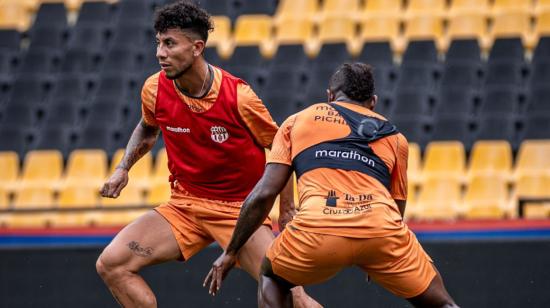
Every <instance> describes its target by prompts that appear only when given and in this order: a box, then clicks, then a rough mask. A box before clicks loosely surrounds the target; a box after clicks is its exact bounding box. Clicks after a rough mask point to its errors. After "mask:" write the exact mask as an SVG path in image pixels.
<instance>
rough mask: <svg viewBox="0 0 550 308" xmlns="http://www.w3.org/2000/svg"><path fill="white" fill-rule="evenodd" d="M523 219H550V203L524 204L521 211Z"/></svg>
mask: <svg viewBox="0 0 550 308" xmlns="http://www.w3.org/2000/svg"><path fill="white" fill-rule="evenodd" d="M523 217H525V218H527V219H548V218H550V203H543V204H526V205H525V208H524V209H523Z"/></svg>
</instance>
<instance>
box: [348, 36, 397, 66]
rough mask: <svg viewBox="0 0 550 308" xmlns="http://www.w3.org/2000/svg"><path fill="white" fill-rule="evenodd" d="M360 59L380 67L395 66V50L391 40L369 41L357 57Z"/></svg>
mask: <svg viewBox="0 0 550 308" xmlns="http://www.w3.org/2000/svg"><path fill="white" fill-rule="evenodd" d="M357 60H358V61H360V62H364V63H367V64H370V65H372V66H374V67H376V68H378V67H386V66H389V67H393V52H392V49H391V46H390V43H389V42H369V43H365V44H364V45H363V49H362V50H361V53H360V54H359V57H358V58H357Z"/></svg>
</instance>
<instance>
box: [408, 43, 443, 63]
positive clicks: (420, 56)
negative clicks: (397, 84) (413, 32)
mask: <svg viewBox="0 0 550 308" xmlns="http://www.w3.org/2000/svg"><path fill="white" fill-rule="evenodd" d="M418 62H420V63H426V64H437V63H438V57H437V48H436V47H435V42H434V41H432V40H424V41H411V42H409V44H408V46H407V49H406V50H405V53H404V54H403V64H408V63H418Z"/></svg>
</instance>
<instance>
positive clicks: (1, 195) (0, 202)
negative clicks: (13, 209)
mask: <svg viewBox="0 0 550 308" xmlns="http://www.w3.org/2000/svg"><path fill="white" fill-rule="evenodd" d="M8 206H9V198H8V192H7V191H6V190H5V189H4V188H3V187H2V186H0V210H3V209H7V208H8Z"/></svg>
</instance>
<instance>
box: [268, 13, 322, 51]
mask: <svg viewBox="0 0 550 308" xmlns="http://www.w3.org/2000/svg"><path fill="white" fill-rule="evenodd" d="M312 35H313V22H311V20H309V19H305V18H286V19H281V20H279V22H278V23H277V24H276V25H275V41H276V44H277V45H281V44H285V45H289V44H304V43H305V42H306V41H307V40H308V39H309V38H310V37H311V36H312Z"/></svg>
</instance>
